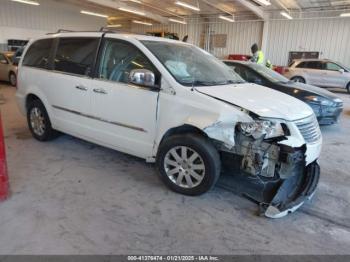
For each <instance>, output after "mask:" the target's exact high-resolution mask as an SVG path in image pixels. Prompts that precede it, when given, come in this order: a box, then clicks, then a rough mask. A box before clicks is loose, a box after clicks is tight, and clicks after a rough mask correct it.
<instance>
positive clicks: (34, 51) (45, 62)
mask: <svg viewBox="0 0 350 262" xmlns="http://www.w3.org/2000/svg"><path fill="white" fill-rule="evenodd" d="M52 43H53V39H43V40H38V41H36V42H34V43H33V44H32V45H31V46H30V47H29V49H28V51H27V52H26V54H25V56H24V58H23V63H22V65H24V66H31V67H36V68H43V69H47V68H48V66H49V58H50V53H51V49H52Z"/></svg>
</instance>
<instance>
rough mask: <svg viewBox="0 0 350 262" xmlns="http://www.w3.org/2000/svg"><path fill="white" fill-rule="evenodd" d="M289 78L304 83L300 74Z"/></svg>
mask: <svg viewBox="0 0 350 262" xmlns="http://www.w3.org/2000/svg"><path fill="white" fill-rule="evenodd" d="M290 80H292V81H294V82H296V83H303V84H305V83H306V81H305V79H304V78H303V77H301V76H295V77H292V78H291V79H290Z"/></svg>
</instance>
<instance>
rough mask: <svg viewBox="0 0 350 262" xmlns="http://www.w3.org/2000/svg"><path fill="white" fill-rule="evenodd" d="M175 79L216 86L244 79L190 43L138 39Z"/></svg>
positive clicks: (240, 81)
mask: <svg viewBox="0 0 350 262" xmlns="http://www.w3.org/2000/svg"><path fill="white" fill-rule="evenodd" d="M142 43H143V44H144V45H145V46H146V47H147V48H148V49H149V50H150V51H151V52H152V53H153V54H154V55H155V56H156V57H157V58H158V60H159V61H160V62H161V63H162V64H163V65H164V66H165V68H166V69H167V70H168V71H169V73H170V74H171V75H172V76H173V77H174V78H175V79H176V81H177V82H179V83H180V84H182V85H184V86H216V85H228V84H238V83H244V82H245V81H244V80H243V79H242V78H241V77H240V76H239V75H238V74H237V73H235V72H234V71H233V70H232V69H231V68H229V67H228V66H226V65H225V64H224V63H223V62H221V61H220V60H219V59H217V58H216V57H214V56H213V55H211V54H209V53H208V52H206V51H204V50H202V49H200V48H197V47H195V46H192V45H188V44H182V43H176V42H174V43H171V42H161V41H142Z"/></svg>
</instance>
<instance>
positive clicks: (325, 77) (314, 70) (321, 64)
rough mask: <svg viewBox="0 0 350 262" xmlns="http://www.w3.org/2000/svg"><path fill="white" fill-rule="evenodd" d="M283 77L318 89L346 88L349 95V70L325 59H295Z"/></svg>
mask: <svg viewBox="0 0 350 262" xmlns="http://www.w3.org/2000/svg"><path fill="white" fill-rule="evenodd" d="M284 76H285V77H287V78H289V79H291V80H293V81H295V82H301V83H306V84H310V85H315V86H320V87H338V88H346V89H347V91H348V92H349V93H350V69H349V68H347V67H346V66H344V65H342V64H340V63H338V62H334V61H331V60H327V59H323V60H320V59H297V60H294V61H293V62H292V63H291V64H290V65H289V67H288V68H286V69H285V70H284Z"/></svg>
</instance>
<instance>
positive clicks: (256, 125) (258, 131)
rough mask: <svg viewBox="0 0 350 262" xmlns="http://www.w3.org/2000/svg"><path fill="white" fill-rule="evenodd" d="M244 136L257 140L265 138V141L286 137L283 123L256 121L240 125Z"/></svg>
mask: <svg viewBox="0 0 350 262" xmlns="http://www.w3.org/2000/svg"><path fill="white" fill-rule="evenodd" d="M238 127H239V129H240V130H241V132H242V134H244V135H246V136H252V137H254V138H255V139H258V138H261V137H263V136H264V138H265V139H268V138H273V137H280V136H284V135H285V132H284V130H283V127H282V125H281V123H279V122H275V121H271V120H255V121H252V122H241V123H239V124H238Z"/></svg>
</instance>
